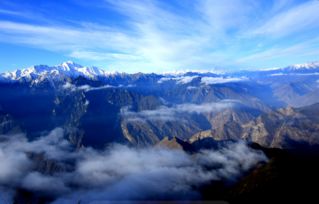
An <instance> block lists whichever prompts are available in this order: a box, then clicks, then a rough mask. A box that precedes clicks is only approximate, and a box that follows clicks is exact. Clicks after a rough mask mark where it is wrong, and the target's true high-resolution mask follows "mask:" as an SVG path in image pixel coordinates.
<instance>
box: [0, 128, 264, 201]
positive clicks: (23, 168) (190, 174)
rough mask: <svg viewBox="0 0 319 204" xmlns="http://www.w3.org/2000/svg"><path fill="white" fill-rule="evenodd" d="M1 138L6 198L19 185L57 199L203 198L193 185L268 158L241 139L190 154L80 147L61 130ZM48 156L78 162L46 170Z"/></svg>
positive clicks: (234, 174) (0, 179)
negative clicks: (32, 136)
mask: <svg viewBox="0 0 319 204" xmlns="http://www.w3.org/2000/svg"><path fill="white" fill-rule="evenodd" d="M0 139H1V142H0V159H1V161H2V163H1V166H0V193H1V195H2V196H4V197H6V200H10V199H9V197H8V196H9V195H12V191H14V190H15V188H23V189H28V190H30V191H32V192H37V193H38V192H41V193H44V194H46V195H51V196H55V197H56V198H59V199H58V200H56V202H55V203H76V202H74V201H79V200H81V202H83V203H88V202H94V201H105V200H130V199H150V198H157V197H167V198H178V196H180V195H181V194H182V195H188V196H189V197H188V198H192V197H194V196H198V194H197V192H196V190H194V187H196V186H199V185H202V184H204V183H206V182H211V181H215V180H222V181H233V180H236V179H238V177H239V176H240V175H241V174H242V173H243V172H245V171H247V170H249V169H250V168H252V167H253V166H254V165H256V164H257V163H258V162H264V161H266V160H267V159H266V157H265V156H264V155H263V154H262V153H261V152H257V151H254V150H252V149H250V148H249V147H248V146H246V145H245V144H244V143H242V142H239V143H233V144H229V145H226V146H225V147H224V148H221V149H220V150H203V151H201V152H198V153H195V154H188V153H186V152H184V151H182V150H170V149H166V148H159V147H158V148H156V147H149V148H132V147H128V146H124V145H116V144H113V145H110V146H109V147H108V148H106V149H105V150H100V151H98V150H94V149H91V148H85V147H84V148H81V149H80V150H78V151H75V150H74V149H73V148H72V146H71V144H70V143H69V142H68V141H67V140H65V139H63V129H61V128H57V129H55V130H53V131H51V132H50V133H49V134H48V135H44V136H43V137H41V138H38V139H36V140H35V141H28V140H27V139H26V137H25V136H24V135H1V136H0ZM30 153H33V154H34V153H39V154H40V153H41V154H43V155H45V157H44V160H38V159H32V158H31V157H30V156H29V155H30ZM46 157H47V158H51V159H53V160H51V162H53V161H55V162H57V163H58V165H64V166H63V167H65V166H69V165H72V164H73V165H72V168H69V170H67V171H65V170H63V168H62V171H56V172H55V171H52V172H50V173H45V172H46V171H44V172H43V171H41V169H42V168H40V169H38V168H36V166H39V165H40V164H39V162H41V161H42V162H45V159H46ZM40 166H41V165H40ZM207 167H212V168H209V169H210V170H207ZM4 186H5V187H6V191H4V190H2V187H4ZM132 189H134V191H132ZM11 190H12V191H11ZM61 196H62V197H61Z"/></svg>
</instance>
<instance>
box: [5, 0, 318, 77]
mask: <svg viewBox="0 0 319 204" xmlns="http://www.w3.org/2000/svg"><path fill="white" fill-rule="evenodd" d="M104 3H105V4H103V3H102V5H100V6H101V7H102V8H103V7H104V9H105V7H106V9H108V10H106V11H105V12H106V13H108V12H109V11H110V10H112V12H115V13H116V15H119V16H120V17H121V19H122V21H121V22H123V24H124V26H123V27H122V26H116V25H112V26H110V25H106V24H103V25H99V24H94V23H91V22H75V21H72V24H70V23H69V22H47V21H46V20H45V19H42V18H39V19H40V20H37V21H35V22H32V21H31V23H21V22H19V21H13V20H12V21H5V20H2V21H0V41H1V40H2V42H6V43H7V42H10V43H16V44H23V45H28V46H32V47H37V48H41V49H46V50H50V51H54V52H58V53H63V54H64V55H65V56H70V57H73V58H77V59H80V60H84V61H90V62H97V63H98V64H99V65H103V66H105V67H107V68H108V69H112V70H120V71H127V72H137V71H146V72H149V71H150V70H151V71H155V72H158V71H168V70H172V69H175V70H176V69H179V70H180V69H189V68H191V69H209V70H210V69H213V68H216V67H217V68H218V67H222V68H225V67H226V68H234V67H235V68H236V67H238V66H241V67H242V68H247V67H246V66H247V65H249V66H254V65H255V66H260V63H261V62H263V63H266V62H265V60H267V59H269V58H270V56H274V57H275V60H277V61H276V62H277V63H278V62H280V63H282V61H285V62H286V64H287V63H289V62H288V60H291V58H292V56H293V57H294V56H298V55H303V56H302V57H300V59H298V60H299V61H300V60H302V59H308V58H311V57H315V56H317V53H318V52H317V50H318V47H314V46H315V44H307V45H305V46H304V47H302V49H297V50H295V51H294V52H292V53H291V52H285V51H284V50H287V49H288V48H289V47H293V46H295V45H296V44H298V43H301V42H303V41H305V40H304V39H309V38H312V37H313V36H315V35H316V33H317V32H318V28H319V26H318V24H317V21H318V20H319V15H318V13H317V10H318V6H319V2H318V1H306V2H294V1H290V0H280V1H272V2H269V3H268V4H269V5H267V6H266V5H265V2H259V1H253V0H249V1H244V0H227V1H209V0H199V1H190V2H187V3H185V2H183V3H180V2H177V3H176V5H174V6H172V5H170V4H169V3H166V2H162V1H158V0H142V1H134V0H123V1H108V0H107V1H104ZM91 6H92V5H91ZM100 9H101V8H100ZM1 11H2V13H8V15H14V14H13V13H12V14H10V13H11V12H10V11H7V10H0V12H1ZM18 13H19V15H20V14H21V13H22V11H19V12H18ZM21 15H22V14H21ZM102 17H103V16H102ZM39 22H40V23H39ZM120 24H121V25H122V23H120ZM286 36H288V37H290V38H291V39H284V38H283V37H286ZM278 39H281V41H280V42H282V43H278ZM317 42H318V41H317ZM280 50H283V51H282V52H281V53H280ZM267 53H270V54H267ZM283 53H286V54H283ZM276 54H280V55H281V57H276V56H277V55H276ZM256 55H257V56H256ZM263 55H266V56H265V57H263ZM313 60H314V59H313ZM294 63H295V62H294ZM277 65H278V64H277ZM243 66H245V67H243ZM263 66H272V65H269V64H265V65H263Z"/></svg>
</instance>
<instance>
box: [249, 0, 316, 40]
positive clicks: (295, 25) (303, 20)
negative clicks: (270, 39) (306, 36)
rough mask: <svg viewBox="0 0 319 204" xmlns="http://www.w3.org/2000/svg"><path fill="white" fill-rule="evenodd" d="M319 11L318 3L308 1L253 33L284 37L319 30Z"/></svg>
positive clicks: (281, 14)
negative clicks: (306, 30) (314, 29)
mask: <svg viewBox="0 0 319 204" xmlns="http://www.w3.org/2000/svg"><path fill="white" fill-rule="evenodd" d="M318 10H319V2H318V1H306V2H304V3H302V4H300V5H298V6H295V7H292V8H290V9H288V10H286V11H283V12H280V13H278V14H277V15H275V16H273V17H272V18H271V19H269V20H268V21H267V22H265V23H264V24H263V25H262V26H261V27H259V28H257V29H256V30H254V31H253V33H254V34H262V35H273V36H274V37H282V36H286V35H292V34H295V33H297V32H304V30H305V29H308V30H309V29H313V28H319V25H318V21H319V13H318Z"/></svg>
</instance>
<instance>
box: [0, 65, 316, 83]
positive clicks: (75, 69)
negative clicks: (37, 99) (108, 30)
mask: <svg viewBox="0 0 319 204" xmlns="http://www.w3.org/2000/svg"><path fill="white" fill-rule="evenodd" d="M295 74H297V75H318V74H319V62H311V63H305V64H295V65H291V66H288V67H284V68H272V69H263V70H255V71H240V72H233V73H221V72H210V71H178V72H167V73H158V74H154V73H153V74H146V73H137V74H127V73H119V72H108V71H105V70H103V69H100V68H98V67H94V66H93V67H86V66H82V65H79V64H77V63H74V62H72V61H67V62H63V63H62V64H60V65H56V66H48V65H35V66H32V67H29V68H25V69H20V70H15V71H12V72H5V73H2V74H0V80H1V81H21V82H32V83H39V82H42V81H44V80H45V79H48V80H61V79H65V78H77V77H79V76H82V77H84V78H87V79H98V78H99V79H101V78H104V79H108V80H111V81H113V82H114V81H116V80H117V81H118V80H124V81H125V82H123V81H121V83H126V82H129V81H132V80H134V81H135V80H136V79H138V78H144V79H145V77H146V78H147V77H150V78H154V77H155V78H156V80H157V82H158V83H160V84H161V83H162V82H169V81H176V83H177V84H188V83H190V82H191V81H192V80H193V79H195V78H209V79H211V78H212V80H210V81H216V79H218V80H219V79H222V82H223V83H225V82H233V81H239V80H237V79H248V78H260V77H262V78H263V77H266V76H268V77H269V76H282V75H295ZM111 78H113V79H111ZM225 79H226V80H225ZM233 79H236V80H233ZM219 81H220V80H219ZM240 81H241V80H240Z"/></svg>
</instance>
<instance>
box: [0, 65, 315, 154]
mask: <svg viewBox="0 0 319 204" xmlns="http://www.w3.org/2000/svg"><path fill="white" fill-rule="evenodd" d="M0 95H1V96H2V97H1V98H0V133H1V134H6V133H16V132H25V133H26V134H27V136H28V137H29V138H31V139H32V138H37V137H38V136H39V135H41V134H42V133H43V132H45V131H49V130H52V129H53V128H55V127H63V128H64V129H65V130H66V133H65V136H66V137H67V138H68V139H69V140H70V141H71V142H72V143H73V144H74V145H75V146H76V147H78V148H80V147H81V146H92V147H95V148H102V147H104V146H105V145H107V144H109V143H112V142H119V143H125V144H130V145H133V146H149V145H155V144H158V143H160V142H161V141H162V140H163V139H165V138H168V139H172V138H178V139H180V140H183V141H185V142H189V143H193V142H196V141H198V140H201V139H203V138H207V137H209V138H212V139H214V140H216V141H222V140H246V141H251V142H256V143H259V144H260V145H263V146H266V147H279V148H289V147H292V145H293V144H295V143H296V142H297V143H299V142H301V143H305V144H308V145H315V144H318V143H319V137H318V130H319V127H318V122H319V118H318V117H315V116H314V114H313V113H314V112H318V110H319V105H318V103H319V63H318V62H313V63H306V64H299V65H292V66H288V67H285V68H274V69H264V70H256V71H237V72H229V73H214V72H195V71H189V72H176V73H163V74H159V73H135V74H128V73H118V72H107V71H105V70H103V69H100V68H97V67H85V66H81V65H79V64H76V63H74V62H64V63H62V64H61V65H57V66H47V65H36V66H32V67H29V68H26V69H21V70H16V71H12V72H5V73H2V74H0Z"/></svg>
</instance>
